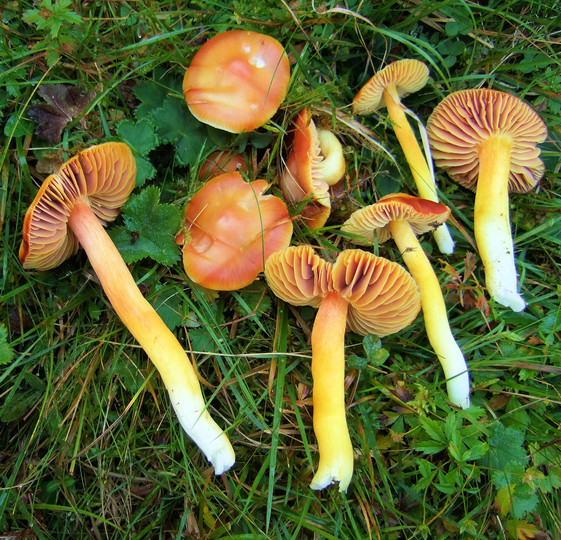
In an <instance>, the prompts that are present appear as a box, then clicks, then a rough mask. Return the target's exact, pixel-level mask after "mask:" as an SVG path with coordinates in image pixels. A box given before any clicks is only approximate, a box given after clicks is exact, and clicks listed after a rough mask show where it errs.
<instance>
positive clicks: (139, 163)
mask: <svg viewBox="0 0 561 540" xmlns="http://www.w3.org/2000/svg"><path fill="white" fill-rule="evenodd" d="M134 160H135V161H136V187H142V186H143V185H144V182H146V180H151V179H152V178H154V176H155V175H156V167H154V165H152V162H151V161H150V160H149V159H147V158H145V157H142V156H139V155H138V154H134Z"/></svg>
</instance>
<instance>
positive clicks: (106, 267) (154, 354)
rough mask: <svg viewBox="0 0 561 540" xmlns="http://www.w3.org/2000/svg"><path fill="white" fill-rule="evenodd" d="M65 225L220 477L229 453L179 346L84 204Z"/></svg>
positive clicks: (229, 463)
mask: <svg viewBox="0 0 561 540" xmlns="http://www.w3.org/2000/svg"><path fill="white" fill-rule="evenodd" d="M68 223H69V225H70V228H71V229H72V231H73V232H74V234H75V235H76V237H77V238H78V241H79V242H80V244H81V245H82V247H83V248H84V250H85V251H86V253H87V255H88V259H89V261H90V263H91V265H92V267H93V269H94V270H95V273H96V274H97V277H98V278H99V281H100V282H101V286H102V287H103V290H104V291H105V294H106V295H107V298H108V299H109V302H110V303H111V305H112V306H113V308H114V309H115V311H116V312H117V315H118V316H119V317H120V319H121V320H122V321H123V323H124V324H125V326H126V327H127V328H128V329H129V331H130V332H131V333H132V335H133V336H134V337H135V338H136V340H137V341H138V342H139V343H140V345H141V346H142V348H143V349H144V351H145V352H146V354H147V355H148V356H149V358H150V360H151V361H152V362H153V363H154V365H155V366H156V368H157V369H158V371H159V373H160V375H161V377H162V380H163V382H164V384H165V386H166V388H167V390H168V392H169V396H170V400H171V403H172V405H173V408H174V409H175V412H176V414H177V417H178V419H179V422H180V423H181V425H182V426H183V429H184V430H185V431H186V433H187V434H188V435H189V436H190V437H191V439H193V441H194V442H195V444H196V445H197V446H198V447H199V448H200V449H201V450H202V451H203V453H204V454H205V456H206V457H207V459H208V460H209V461H210V462H211V463H212V465H213V466H214V469H215V472H216V474H222V473H223V472H224V471H226V470H228V469H229V468H230V467H231V466H232V465H233V464H234V461H235V456H234V450H233V448H232V446H231V444H230V441H229V440H228V437H227V436H226V434H225V433H224V432H223V431H222V430H221V429H220V427H219V426H218V425H217V424H216V422H215V421H214V420H213V419H212V418H211V416H210V414H209V413H208V412H207V409H206V405H205V402H204V399H203V395H202V392H201V387H200V384H199V381H198V379H197V375H196V373H195V370H194V368H193V366H192V364H191V362H190V361H189V358H188V357H187V355H186V353H185V351H184V350H183V347H182V346H181V344H180V343H179V342H178V341H177V339H176V338H175V336H174V334H173V333H172V332H171V331H170V330H169V328H168V327H167V326H166V325H165V323H164V322H163V321H162V319H161V318H160V316H159V315H158V314H157V313H156V311H155V310H154V308H153V307H152V306H151V305H150V303H149V302H148V301H147V300H146V299H145V298H144V296H142V293H141V292H140V290H139V289H138V286H137V285H136V283H135V281H134V279H133V277H132V275H131V273H130V272H129V270H128V268H127V265H126V264H125V262H124V261H123V258H122V257H121V254H120V253H119V251H118V250H117V248H116V247H115V245H114V244H113V241H112V240H111V238H110V237H109V235H108V234H107V233H106V232H105V229H104V228H103V226H102V225H101V223H100V221H99V219H98V218H97V217H96V215H95V214H94V213H93V211H92V210H91V208H90V207H89V205H88V204H87V203H86V202H83V203H78V204H77V205H75V206H74V208H73V209H72V212H71V213H70V216H69V219H68Z"/></svg>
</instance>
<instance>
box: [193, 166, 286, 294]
mask: <svg viewBox="0 0 561 540" xmlns="http://www.w3.org/2000/svg"><path fill="white" fill-rule="evenodd" d="M268 187H269V184H267V182H266V181H265V180H254V181H253V182H245V181H244V179H243V178H242V177H241V175H240V173H237V172H234V173H227V174H222V175H220V176H217V177H215V178H213V179H211V180H209V181H208V182H207V183H206V184H205V185H204V186H203V187H202V188H201V189H199V190H198V191H197V192H196V193H195V195H194V196H193V198H192V199H191V200H190V201H189V203H188V204H187V206H186V208H185V229H184V245H183V265H184V267H185V272H186V273H187V275H188V276H189V277H190V278H191V279H192V280H193V281H194V282H195V283H198V284H199V285H201V286H203V287H206V288H207V289H212V290H217V291H233V290H237V289H241V288H243V287H246V286H247V285H250V284H251V283H252V282H253V281H254V280H255V279H256V278H257V275H258V274H259V273H260V272H262V271H263V265H264V263H265V261H266V260H267V258H268V257H269V256H270V255H271V254H272V253H274V252H275V251H278V250H279V249H282V248H285V247H287V246H288V245H289V244H290V239H291V238H292V220H291V218H290V215H289V213H288V209H287V208H286V204H285V203H284V201H283V200H282V199H280V198H279V197H276V196H274V195H266V194H264V192H265V190H266V189H267V188H268Z"/></svg>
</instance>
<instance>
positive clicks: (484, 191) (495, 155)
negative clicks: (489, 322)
mask: <svg viewBox="0 0 561 540" xmlns="http://www.w3.org/2000/svg"><path fill="white" fill-rule="evenodd" d="M511 145H512V141H511V139H510V137H506V136H498V135H497V136H492V137H490V138H488V139H487V140H486V141H485V142H484V143H482V145H481V147H480V149H479V178H478V180H477V190H476V193H475V207H474V216H473V225H474V232H475V241H476V243H477V249H478V250H479V255H480V256H481V260H482V261H483V265H484V266H485V284H486V286H487V290H488V291H489V294H490V295H491V297H492V298H494V299H495V300H496V301H497V302H499V304H502V305H503V306H507V307H510V308H512V309H513V310H514V311H522V310H523V309H524V308H525V307H526V302H524V299H523V298H522V296H521V295H520V294H518V292H517V284H518V279H517V276H516V265H515V262H514V243H513V240H512V233H511V230H510V218H509V207H508V177H509V171H510V150H511Z"/></svg>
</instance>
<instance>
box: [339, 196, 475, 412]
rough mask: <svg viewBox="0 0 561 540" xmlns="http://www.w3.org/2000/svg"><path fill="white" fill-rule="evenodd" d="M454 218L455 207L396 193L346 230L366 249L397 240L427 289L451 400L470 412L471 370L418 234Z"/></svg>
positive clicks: (429, 318) (431, 329)
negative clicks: (452, 213) (456, 338)
mask: <svg viewBox="0 0 561 540" xmlns="http://www.w3.org/2000/svg"><path fill="white" fill-rule="evenodd" d="M449 215H450V209H449V208H448V207H447V206H445V205H443V204H441V203H435V202H433V201H429V200H427V199H420V198H419V197H413V196H412V195H407V194H403V193H399V194H391V195H387V196H385V197H382V198H381V199H380V200H378V201H377V202H376V203H374V204H372V205H370V206H366V207H364V208H361V209H360V210H357V211H356V212H354V213H353V214H352V215H351V217H350V218H349V219H348V220H347V221H346V222H345V223H344V224H343V225H342V226H341V231H344V232H346V233H350V234H352V235H354V237H353V239H352V241H353V242H355V243H357V244H360V245H372V244H374V242H375V241H376V239H377V240H378V242H385V241H386V240H388V239H389V238H390V236H391V237H393V239H394V241H395V243H396V245H397V247H398V249H399V251H400V253H401V256H402V257H403V260H404V262H405V265H406V266H407V268H408V269H409V271H410V272H411V275H412V276H413V278H414V279H415V281H416V282H417V285H418V286H419V290H420V291H421V306H422V310H423V316H424V319H425V328H426V332H427V336H428V338H429V341H430V344H431V345H432V348H433V349H434V352H435V353H436V356H437V358H438V360H439V362H440V364H441V366H442V369H443V371H444V376H445V377H446V388H447V391H448V397H449V398H450V401H451V402H452V403H453V404H454V405H457V406H458V407H462V408H464V409H465V408H467V407H469V406H470V398H469V393H470V390H469V371H468V367H467V364H466V361H465V358H464V355H463V353H462V350H461V349H460V347H459V346H458V344H457V343H456V340H455V339H454V336H453V334H452V330H451V329H450V323H449V321H448V315H447V311H446V304H445V302H444V297H443V295H442V289H441V288H440V283H439V281H438V278H437V277H436V274H435V273H434V270H433V268H432V265H431V263H430V261H429V260H428V258H427V256H426V255H425V252H424V251H423V248H422V247H421V244H420V243H419V240H418V239H417V236H416V235H417V234H422V233H425V232H428V231H431V230H433V229H434V228H435V227H438V226H439V225H440V224H441V223H444V222H445V221H446V219H447V218H448V216H449Z"/></svg>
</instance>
